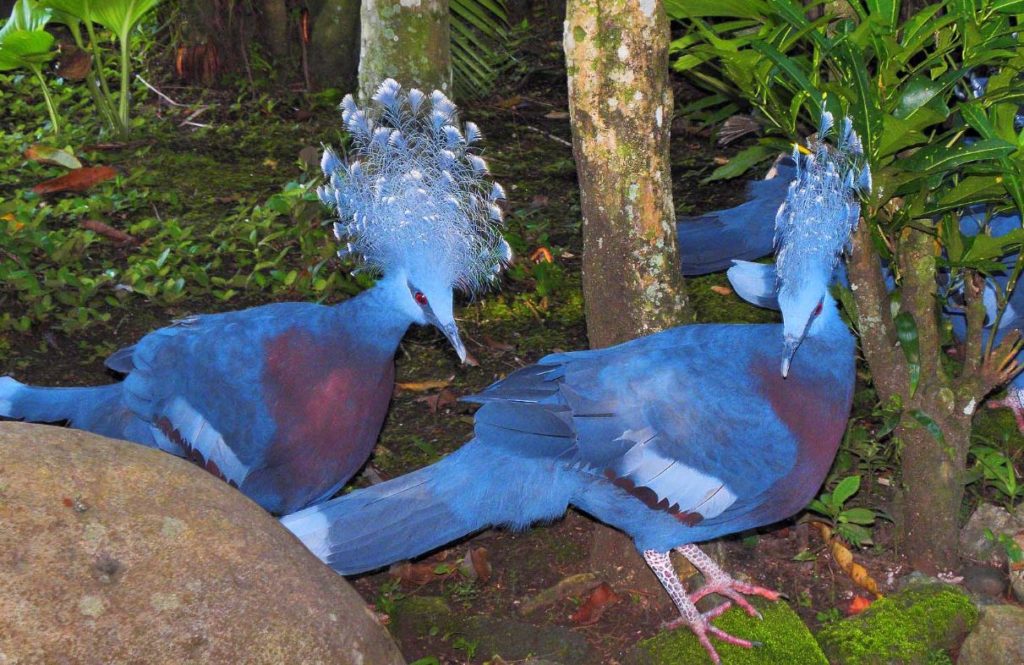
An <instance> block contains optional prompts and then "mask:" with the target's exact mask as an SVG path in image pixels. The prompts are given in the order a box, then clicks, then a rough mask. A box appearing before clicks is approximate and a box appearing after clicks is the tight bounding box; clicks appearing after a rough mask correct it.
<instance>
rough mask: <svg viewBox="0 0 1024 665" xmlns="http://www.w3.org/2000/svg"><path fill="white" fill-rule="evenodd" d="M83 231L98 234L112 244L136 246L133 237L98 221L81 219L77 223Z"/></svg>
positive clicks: (135, 240)
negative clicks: (108, 239) (111, 241)
mask: <svg viewBox="0 0 1024 665" xmlns="http://www.w3.org/2000/svg"><path fill="white" fill-rule="evenodd" d="M78 225H79V226H81V227H82V228H83V229H87V230H89V231H92V232H93V233H98V234H100V235H101V236H105V237H107V238H110V239H111V240H113V241H114V242H116V243H118V244H121V245H138V244H139V239H138V238H136V237H135V236H133V235H130V234H127V233H125V232H124V231H121V230H119V229H115V228H114V227H113V226H111V225H109V224H106V223H105V222H101V221H99V220H98V219H83V220H82V221H81V222H79V223H78Z"/></svg>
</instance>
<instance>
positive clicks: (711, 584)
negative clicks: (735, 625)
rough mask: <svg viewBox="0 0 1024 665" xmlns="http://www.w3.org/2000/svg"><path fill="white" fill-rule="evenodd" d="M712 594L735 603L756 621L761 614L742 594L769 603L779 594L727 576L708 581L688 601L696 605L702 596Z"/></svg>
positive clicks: (777, 597) (726, 603) (727, 602)
mask: <svg viewBox="0 0 1024 665" xmlns="http://www.w3.org/2000/svg"><path fill="white" fill-rule="evenodd" d="M713 593H717V594H718V595H719V596H724V597H726V598H728V599H729V600H730V601H732V602H734V603H736V604H737V605H739V606H740V607H742V608H743V609H744V610H746V612H747V614H749V615H750V616H752V617H757V618H758V619H760V618H762V617H761V613H760V612H758V611H757V608H756V607H754V606H753V605H751V604H750V602H749V601H747V599H746V598H744V597H743V594H745V595H748V596H761V597H762V598H767V599H768V600H771V601H775V600H778V599H779V598H780V594H779V592H778V591H772V590H771V589H766V588H764V587H761V586H755V585H753V584H745V583H743V582H740V581H739V580H734V579H732V578H731V577H728V576H727V577H726V579H725V580H722V579H718V580H715V581H710V580H709V581H708V583H707V584H705V585H704V586H702V587H701V588H700V589H698V590H697V591H696V592H694V593H692V594H690V600H691V601H693V603H694V604H695V605H696V604H697V601H699V600H700V599H701V598H703V597H704V596H708V595H711V594H713ZM724 604H725V605H729V604H730V603H729V601H726V602H725V603H724Z"/></svg>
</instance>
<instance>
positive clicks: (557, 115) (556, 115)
mask: <svg viewBox="0 0 1024 665" xmlns="http://www.w3.org/2000/svg"><path fill="white" fill-rule="evenodd" d="M544 117H545V118H547V119H548V120H568V119H569V112H568V111H548V112H547V113H545V114H544Z"/></svg>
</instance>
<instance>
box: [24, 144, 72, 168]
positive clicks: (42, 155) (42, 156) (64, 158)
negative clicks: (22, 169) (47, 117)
mask: <svg viewBox="0 0 1024 665" xmlns="http://www.w3.org/2000/svg"><path fill="white" fill-rule="evenodd" d="M25 159H31V160H32V161H33V162H39V163H40V164H50V165H52V166H63V167H64V168H67V169H80V168H82V162H80V161H78V158H76V157H75V156H74V155H72V154H70V153H68V152H66V151H64V150H61V149H59V148H51V147H50V146H48V145H42V144H40V143H33V144H32V145H30V146H29V147H28V148H27V149H26V150H25Z"/></svg>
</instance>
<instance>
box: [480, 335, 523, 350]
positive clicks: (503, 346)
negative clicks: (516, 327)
mask: <svg viewBox="0 0 1024 665" xmlns="http://www.w3.org/2000/svg"><path fill="white" fill-rule="evenodd" d="M482 339H483V343H484V346H486V347H487V348H488V349H494V350H495V351H515V350H516V347H515V345H513V344H508V343H507V342H499V341H498V340H496V339H494V338H493V337H491V336H490V335H484V336H483V337H482Z"/></svg>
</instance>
